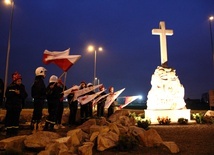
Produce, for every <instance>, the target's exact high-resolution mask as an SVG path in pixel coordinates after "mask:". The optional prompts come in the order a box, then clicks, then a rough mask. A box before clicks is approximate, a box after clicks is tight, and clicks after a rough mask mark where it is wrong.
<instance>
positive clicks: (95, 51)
mask: <svg viewBox="0 0 214 155" xmlns="http://www.w3.org/2000/svg"><path fill="white" fill-rule="evenodd" d="M88 51H89V52H94V78H93V81H94V82H93V83H94V85H96V79H97V77H96V70H97V51H103V48H102V47H99V48H98V49H96V48H95V47H94V46H92V45H90V46H88Z"/></svg>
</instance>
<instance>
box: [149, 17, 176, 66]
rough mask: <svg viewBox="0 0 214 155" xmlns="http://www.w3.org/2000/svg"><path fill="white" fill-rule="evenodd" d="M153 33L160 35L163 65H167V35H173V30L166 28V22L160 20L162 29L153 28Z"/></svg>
mask: <svg viewBox="0 0 214 155" xmlns="http://www.w3.org/2000/svg"><path fill="white" fill-rule="evenodd" d="M152 34H154V35H160V49H161V65H167V61H168V59H167V43H166V35H167V36H171V35H173V30H166V27H165V22H163V21H161V22H160V29H152Z"/></svg>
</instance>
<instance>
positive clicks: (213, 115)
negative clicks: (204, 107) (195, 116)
mask: <svg viewBox="0 0 214 155" xmlns="http://www.w3.org/2000/svg"><path fill="white" fill-rule="evenodd" d="M204 116H208V117H214V111H213V110H208V111H207V112H206V113H205V114H204Z"/></svg>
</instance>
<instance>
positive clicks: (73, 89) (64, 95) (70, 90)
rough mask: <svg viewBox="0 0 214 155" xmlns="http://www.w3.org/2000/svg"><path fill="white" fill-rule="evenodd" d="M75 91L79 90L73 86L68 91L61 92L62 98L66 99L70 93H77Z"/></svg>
mask: <svg viewBox="0 0 214 155" xmlns="http://www.w3.org/2000/svg"><path fill="white" fill-rule="evenodd" d="M77 90H79V86H77V85H74V86H72V87H71V88H69V89H67V90H65V91H63V97H67V96H68V95H69V94H70V93H72V92H74V91H77Z"/></svg>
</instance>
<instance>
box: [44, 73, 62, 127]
mask: <svg viewBox="0 0 214 155" xmlns="http://www.w3.org/2000/svg"><path fill="white" fill-rule="evenodd" d="M57 83H58V77H57V76H56V75H52V76H51V77H50V79H49V84H48V86H47V89H46V96H47V102H48V113H49V115H48V117H47V119H46V122H45V127H44V130H45V131H46V130H50V131H52V130H53V129H54V125H55V124H56V121H57V114H58V107H59V104H60V99H61V98H62V96H63V94H62V88H61V87H59V85H58V84H57Z"/></svg>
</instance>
